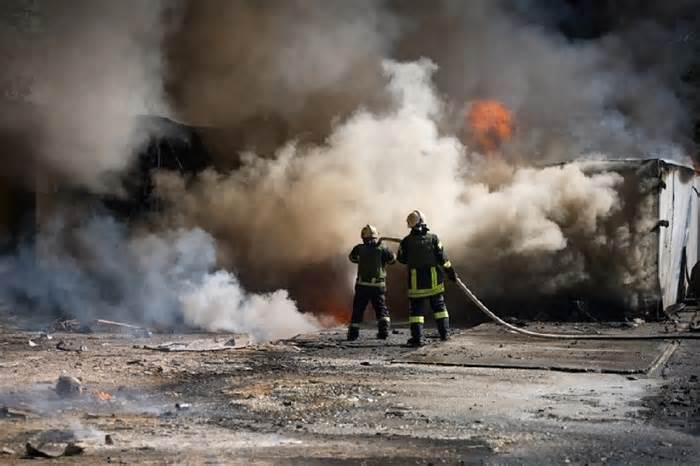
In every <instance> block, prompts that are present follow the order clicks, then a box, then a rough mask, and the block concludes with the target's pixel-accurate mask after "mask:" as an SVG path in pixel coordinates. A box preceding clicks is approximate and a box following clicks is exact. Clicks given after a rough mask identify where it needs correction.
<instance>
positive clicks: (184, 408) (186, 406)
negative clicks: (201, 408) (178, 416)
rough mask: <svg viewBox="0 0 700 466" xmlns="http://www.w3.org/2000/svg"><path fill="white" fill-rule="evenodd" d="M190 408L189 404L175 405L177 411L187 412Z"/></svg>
mask: <svg viewBox="0 0 700 466" xmlns="http://www.w3.org/2000/svg"><path fill="white" fill-rule="evenodd" d="M190 408H192V405H191V404H190V403H175V409H177V410H178V411H187V410H189V409H190Z"/></svg>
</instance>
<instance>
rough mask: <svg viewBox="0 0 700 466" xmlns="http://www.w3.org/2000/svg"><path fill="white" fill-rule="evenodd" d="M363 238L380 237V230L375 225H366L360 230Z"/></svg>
mask: <svg viewBox="0 0 700 466" xmlns="http://www.w3.org/2000/svg"><path fill="white" fill-rule="evenodd" d="M360 236H361V237H362V240H363V241H364V240H368V239H379V230H377V227H375V226H374V225H369V224H368V225H365V226H364V227H362V231H361V232H360Z"/></svg>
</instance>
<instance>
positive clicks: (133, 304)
mask: <svg viewBox="0 0 700 466" xmlns="http://www.w3.org/2000/svg"><path fill="white" fill-rule="evenodd" d="M37 251H38V252H37V254H36V256H35V255H33V254H29V253H28V252H27V251H24V252H23V253H22V254H19V255H17V256H12V257H5V258H3V259H2V260H1V261H0V279H1V282H2V285H1V286H0V299H1V300H2V301H5V302H9V303H13V304H14V306H16V307H17V306H21V305H22V303H25V304H28V305H29V306H30V307H31V309H32V310H33V311H34V312H37V311H43V312H44V313H45V314H47V315H50V314H52V313H55V312H56V311H60V312H62V313H63V314H65V315H71V316H74V317H76V318H79V319H80V320H82V321H85V322H89V321H91V320H94V319H97V318H106V319H115V320H122V321H124V320H127V321H132V322H143V323H147V324H151V325H155V326H167V327H172V326H178V325H182V324H183V323H184V324H187V325H189V326H194V327H197V328H201V329H205V330H211V331H229V332H245V333H248V334H250V335H251V336H252V337H253V338H255V339H256V340H259V341H264V340H270V339H278V338H282V337H287V336H292V335H295V334H298V333H302V332H307V331H310V330H313V329H314V328H316V327H317V325H318V322H317V321H316V320H315V319H314V318H313V317H311V316H307V315H303V314H300V313H299V312H298V311H297V308H296V305H295V303H294V301H292V300H291V299H289V297H288V295H287V293H286V292H285V291H276V292H273V293H269V294H260V295H258V294H249V293H246V292H245V291H244V290H243V289H242V288H241V286H240V285H239V283H238V281H237V279H236V277H235V276H234V275H233V274H232V273H230V272H226V271H222V270H218V271H217V270H216V250H215V246H214V241H213V239H212V237H211V236H210V235H209V234H207V233H206V232H204V231H203V230H201V229H199V228H193V229H189V230H184V229H177V230H165V231H161V232H158V233H157V234H155V233H139V232H134V233H129V232H128V231H127V229H126V227H125V226H124V225H122V224H120V223H118V222H116V221H115V220H113V219H112V218H110V217H102V216H97V217H94V218H91V219H89V220H88V221H86V222H85V223H84V224H82V225H78V226H73V227H70V226H68V225H66V224H64V223H59V222H56V223H54V224H52V226H51V228H49V229H47V230H46V231H44V232H43V233H42V235H41V236H40V238H39V247H38V250H37Z"/></svg>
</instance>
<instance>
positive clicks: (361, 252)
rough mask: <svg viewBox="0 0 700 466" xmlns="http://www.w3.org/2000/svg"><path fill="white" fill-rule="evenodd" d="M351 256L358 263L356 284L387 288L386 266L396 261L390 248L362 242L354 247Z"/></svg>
mask: <svg viewBox="0 0 700 466" xmlns="http://www.w3.org/2000/svg"><path fill="white" fill-rule="evenodd" d="M349 258H350V262H353V263H355V264H357V279H356V280H355V284H356V285H364V286H375V287H378V288H386V266H387V265H389V264H393V263H394V262H396V256H394V253H393V252H391V251H390V250H389V248H387V247H385V246H382V245H381V244H379V243H361V244H358V245H357V246H355V247H354V248H352V251H350V256H349Z"/></svg>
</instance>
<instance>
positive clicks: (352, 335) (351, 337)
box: [348, 324, 360, 341]
mask: <svg viewBox="0 0 700 466" xmlns="http://www.w3.org/2000/svg"><path fill="white" fill-rule="evenodd" d="M359 337H360V328H359V327H357V326H355V325H353V324H350V327H348V341H355V340H357V339H358V338H359Z"/></svg>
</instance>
